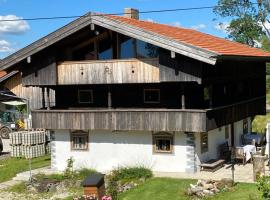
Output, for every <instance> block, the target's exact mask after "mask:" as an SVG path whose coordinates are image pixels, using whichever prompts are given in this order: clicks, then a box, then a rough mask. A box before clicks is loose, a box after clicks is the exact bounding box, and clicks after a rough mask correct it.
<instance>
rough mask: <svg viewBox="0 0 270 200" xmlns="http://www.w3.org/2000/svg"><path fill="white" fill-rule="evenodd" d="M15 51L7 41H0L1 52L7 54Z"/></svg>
mask: <svg viewBox="0 0 270 200" xmlns="http://www.w3.org/2000/svg"><path fill="white" fill-rule="evenodd" d="M12 51H14V50H13V48H12V47H11V44H10V43H9V42H8V41H6V40H0V52H1V53H7V52H12Z"/></svg>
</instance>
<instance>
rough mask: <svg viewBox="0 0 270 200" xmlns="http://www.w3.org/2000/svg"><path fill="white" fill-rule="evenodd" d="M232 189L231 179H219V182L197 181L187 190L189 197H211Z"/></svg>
mask: <svg viewBox="0 0 270 200" xmlns="http://www.w3.org/2000/svg"><path fill="white" fill-rule="evenodd" d="M231 187H233V181H232V180H231V179H221V180H220V181H214V180H198V182H197V183H196V184H195V185H193V184H190V187H189V188H188V190H187V194H188V195H189V196H197V197H207V196H213V195H215V194H216V193H219V192H220V191H224V190H228V189H230V188H231Z"/></svg>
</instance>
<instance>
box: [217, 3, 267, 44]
mask: <svg viewBox="0 0 270 200" xmlns="http://www.w3.org/2000/svg"><path fill="white" fill-rule="evenodd" d="M213 11H214V13H215V14H217V15H219V16H221V17H230V18H232V21H231V22H230V24H229V26H228V28H227V31H228V37H229V38H231V39H233V40H235V41H237V42H241V43H244V44H247V45H250V46H255V44H256V41H258V42H261V41H262V39H263V37H267V38H269V36H270V34H269V30H268V29H267V27H266V26H265V24H266V23H270V21H269V19H268V15H269V11H270V3H269V0H257V3H253V2H252V1H250V0H219V1H218V4H217V6H216V7H215V8H214V10H213Z"/></svg>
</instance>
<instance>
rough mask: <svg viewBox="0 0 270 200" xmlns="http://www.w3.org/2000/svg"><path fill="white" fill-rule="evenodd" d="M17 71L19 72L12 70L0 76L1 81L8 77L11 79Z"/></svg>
mask: <svg viewBox="0 0 270 200" xmlns="http://www.w3.org/2000/svg"><path fill="white" fill-rule="evenodd" d="M17 73H19V71H12V72H10V73H8V74H6V75H5V76H3V77H1V78H0V83H2V82H4V81H6V80H7V79H9V78H10V77H12V76H14V75H16V74H17Z"/></svg>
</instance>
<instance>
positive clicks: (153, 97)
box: [144, 89, 160, 103]
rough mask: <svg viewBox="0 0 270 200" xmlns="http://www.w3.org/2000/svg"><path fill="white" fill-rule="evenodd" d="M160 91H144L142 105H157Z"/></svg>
mask: <svg viewBox="0 0 270 200" xmlns="http://www.w3.org/2000/svg"><path fill="white" fill-rule="evenodd" d="M159 102H160V90H159V89H144V103H159Z"/></svg>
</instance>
